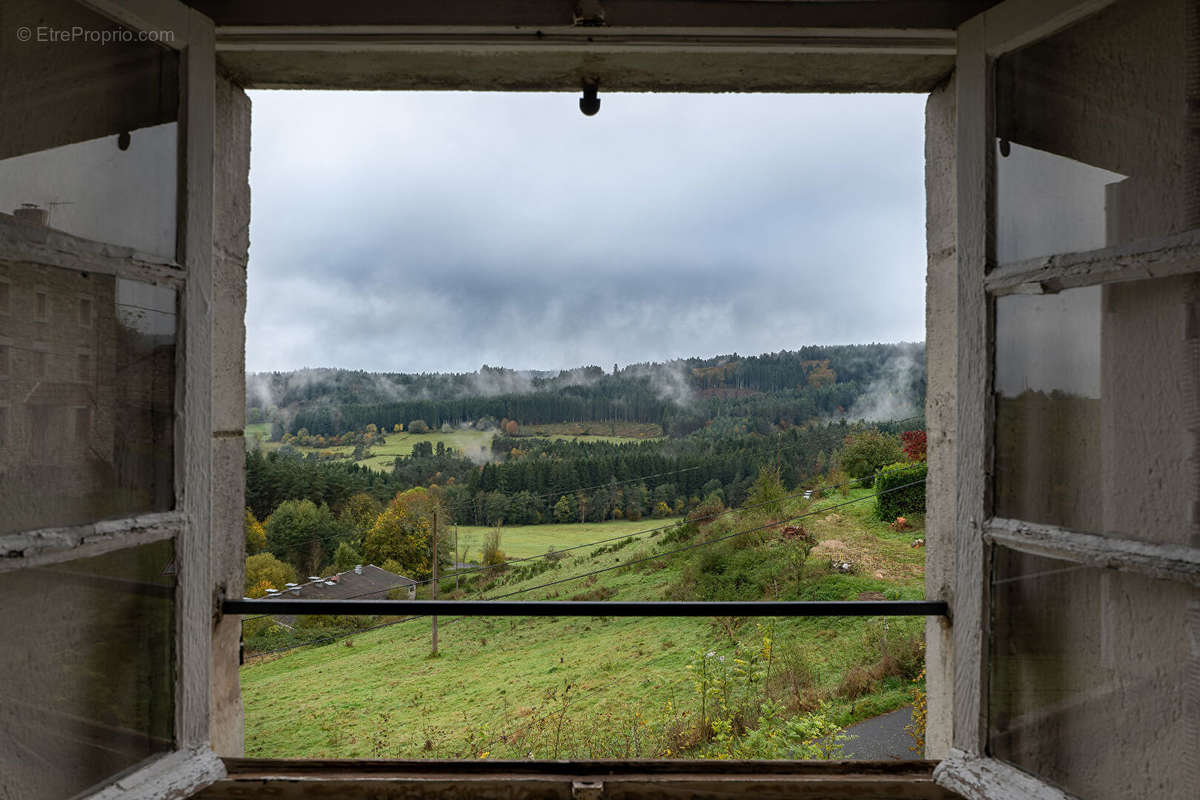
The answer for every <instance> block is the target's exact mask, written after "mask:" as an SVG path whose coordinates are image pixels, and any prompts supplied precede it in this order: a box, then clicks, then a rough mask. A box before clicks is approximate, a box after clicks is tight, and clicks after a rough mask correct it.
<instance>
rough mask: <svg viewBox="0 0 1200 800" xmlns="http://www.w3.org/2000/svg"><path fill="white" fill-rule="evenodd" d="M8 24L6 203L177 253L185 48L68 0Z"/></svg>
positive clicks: (12, 11) (3, 146) (2, 57)
mask: <svg viewBox="0 0 1200 800" xmlns="http://www.w3.org/2000/svg"><path fill="white" fill-rule="evenodd" d="M5 24H6V26H7V33H6V35H5V46H4V48H3V49H0V74H2V75H4V80H3V82H0V108H4V110H5V119H4V125H3V126H2V127H0V212H2V213H4V214H5V215H12V217H9V220H10V221H12V219H14V218H15V219H17V220H19V221H21V222H25V223H28V224H32V225H38V226H49V227H51V228H54V229H57V230H61V231H65V232H67V233H70V234H74V235H76V236H82V237H84V238H87V239H93V240H96V241H101V242H108V243H112V244H119V245H125V246H127V247H132V248H135V249H137V250H139V251H142V252H145V253H150V254H154V255H158V256H162V257H164V258H171V259H173V258H175V255H176V253H175V227H176V202H177V194H178V170H177V163H178V154H179V125H178V123H177V120H178V118H179V55H178V53H176V52H175V51H173V50H170V49H168V48H166V47H163V46H161V45H158V44H154V43H150V42H140V41H138V36H137V34H136V33H134V32H132V31H128V30H127V29H125V28H122V27H121V26H119V25H117V24H116V23H114V22H112V21H111V20H109V19H108V18H106V17H103V16H100V15H99V14H97V13H95V12H93V11H90V10H88V9H86V8H83V7H82V6H80V5H78V4H76V3H74V2H69V0H38V1H37V2H17V3H9V4H7V5H6V7H5ZM21 32H24V33H23V34H22V33H21ZM22 36H25V37H27V38H28V41H21V37H22Z"/></svg>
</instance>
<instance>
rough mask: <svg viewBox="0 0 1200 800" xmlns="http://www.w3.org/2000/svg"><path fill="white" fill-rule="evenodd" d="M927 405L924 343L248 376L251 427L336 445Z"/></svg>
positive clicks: (771, 420)
mask: <svg viewBox="0 0 1200 800" xmlns="http://www.w3.org/2000/svg"><path fill="white" fill-rule="evenodd" d="M924 395H925V376H924V345H921V344H909V343H899V344H868V345H839V346H809V347H802V348H800V349H798V350H794V351H789V350H781V351H779V352H777V353H764V354H761V355H755V356H741V355H738V354H737V353H732V354H729V355H722V356H714V357H708V358H688V359H676V360H673V361H666V362H656V363H645V364H633V365H628V366H626V367H619V366H618V365H613V369H612V371H611V372H606V371H605V370H604V369H602V368H600V367H597V366H586V367H579V368H576V369H570V370H561V371H559V372H547V371H538V370H513V369H506V368H503V367H490V366H487V365H484V366H483V367H481V368H480V369H479V370H478V371H477V372H473V373H429V374H419V375H414V374H407V373H370V372H361V371H350V370H338V369H319V370H300V371H296V372H275V373H256V374H250V375H248V376H247V384H246V398H247V400H246V402H247V407H246V415H247V416H246V418H247V421H248V422H251V423H257V422H270V423H273V424H274V425H273V427H274V430H273V434H274V435H273V436H272V437H271V438H272V439H279V438H280V437H281V436H282V435H283V434H284V433H287V434H293V435H300V432H301V431H302V430H303V431H304V432H306V434H307V435H309V436H321V437H324V438H326V439H328V438H331V437H336V436H341V435H342V434H345V433H347V432H352V431H362V430H365V428H366V426H367V425H374V426H377V427H378V428H379V429H380V430H382V431H384V432H390V431H393V430H394V429H396V427H397V426H401V427H402V428H403V429H404V430H408V429H409V426H410V425H411V424H412V423H413V422H414V421H420V422H421V424H422V425H427V426H429V427H431V428H433V429H439V428H442V427H443V426H450V427H471V428H474V429H476V430H490V429H494V428H496V427H500V426H501V425H502V424H503V423H504V422H506V421H509V420H513V421H517V423H518V424H520V425H526V426H528V425H540V424H555V423H584V422H624V423H643V424H653V425H657V426H660V427H661V429H662V430H663V431H665V432H666V433H667V434H668V435H671V436H683V435H686V434H687V433H690V432H692V431H695V430H697V429H699V428H701V427H703V426H704V425H705V424H706V423H708V422H709V421H711V420H713V419H715V418H717V417H727V418H730V419H738V420H743V421H746V422H747V423H748V424H750V426H751V427H752V428H754V429H757V430H759V432H760V433H766V432H767V431H768V430H769V429H770V428H772V427H773V426H784V427H786V426H790V425H800V424H805V423H807V422H809V421H811V420H813V419H829V418H848V419H860V418H863V419H869V420H877V419H887V418H897V417H901V416H907V415H911V414H913V413H915V412H916V410H917V409H919V408H920V407H921V405H922V404H923V402H924Z"/></svg>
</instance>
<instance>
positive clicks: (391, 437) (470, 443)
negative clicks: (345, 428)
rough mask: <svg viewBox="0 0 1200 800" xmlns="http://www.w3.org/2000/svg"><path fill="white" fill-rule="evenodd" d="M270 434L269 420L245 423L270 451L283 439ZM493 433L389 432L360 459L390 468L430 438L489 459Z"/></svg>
mask: <svg viewBox="0 0 1200 800" xmlns="http://www.w3.org/2000/svg"><path fill="white" fill-rule="evenodd" d="M258 435H261V438H256V436H258ZM270 435H271V426H270V423H257V424H254V425H247V426H246V441H247V446H254V443H255V442H256V441H257V442H258V444H259V446H261V447H262V449H263V451H264V452H268V453H269V452H271V451H272V450H278V449H279V448H280V447H281V446H282V445H281V443H279V442H272V441H268V440H269V439H270ZM493 436H495V434H494V433H493V432H491V431H474V430H464V431H460V430H456V431H451V432H450V433H442V432H440V431H436V432H431V433H389V434H387V435H386V439H387V441H386V443H385V444H382V445H374V446H372V447H371V448H370V452H371V457H370V458H367V459H364V460H362V461H361V462H359V463H361V464H363V465H364V466H366V467H370V468H371V469H375V470H381V471H382V470H390V469H391V468H392V462H393V461H395V460H396V456H407V455H410V454H411V453H412V449H413V445H415V444H416V443H417V442H429V443H430V444H432V445H433V446H434V447H437V444H438V442H442V443H443V444H444V445H445V446H446V447H452V448H454V449H456V450H461V451H462V453H463V454H464V455H466V456H467V457H468V458H473V459H475V460H477V461H486V460H489V459H490V458H491V456H492V437H493ZM296 449H297V450H299V451H300V452H302V453H304V452H310V451H311V452H317V451H319V452H326V451H328V452H331V453H337V454H338V455H341V456H343V457H345V458H350V456H351V454H352V453H353V452H354V448H353V447H352V446H349V445H346V446H343V447H324V448H313V447H297V448H296Z"/></svg>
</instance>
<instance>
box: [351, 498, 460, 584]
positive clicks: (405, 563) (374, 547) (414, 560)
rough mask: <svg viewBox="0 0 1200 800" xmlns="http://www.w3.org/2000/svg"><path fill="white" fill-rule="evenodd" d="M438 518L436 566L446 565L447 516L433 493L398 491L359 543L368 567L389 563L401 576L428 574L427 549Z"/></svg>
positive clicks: (429, 569)
mask: <svg viewBox="0 0 1200 800" xmlns="http://www.w3.org/2000/svg"><path fill="white" fill-rule="evenodd" d="M435 513H436V514H437V516H438V519H439V538H440V539H441V540H442V541H441V543H440V544H439V547H438V554H439V557H440V558H441V561H440V562H439V563H442V562H445V563H449V555H448V553H449V550H448V548H447V547H446V546H445V545H446V535H447V533H446V532H447V530H448V529H449V527H450V524H449V523H450V516H449V514H447V513H446V509H445V508H444V507H443V505H442V501H441V497H440V496H439V494H438V493H437V492H434V491H430V490H428V489H425V488H422V487H417V488H415V489H409V490H408V491H406V492H400V493H399V494H397V495H396V496H395V497H394V498H393V499H392V502H390V503H388V506H387V508H386V509H384V511H383V513H382V514H380V515H379V517H378V518H377V519H376V520H375V524H374V525H373V526H372V527H371V530H370V532H369V533H368V534H367V537H366V539H365V540H364V541H363V556H364V557H365V558H366V559H367V560H368V561H370V562H371V563H372V564H383V563H384V562H385V561H388V560H389V559H390V560H393V561H396V562H397V563H398V564H400V565H401V566H402V567H403V569H404V573H403V574H405V575H409V576H411V577H416V578H425V577H428V576H429V575H430V573H431V571H432V570H431V562H430V555H431V553H430V548H431V546H432V542H431V537H432V533H433V519H434V514H435Z"/></svg>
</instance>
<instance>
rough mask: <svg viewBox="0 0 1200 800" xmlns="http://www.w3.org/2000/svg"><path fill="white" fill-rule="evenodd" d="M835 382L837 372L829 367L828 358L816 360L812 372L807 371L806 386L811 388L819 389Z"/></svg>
mask: <svg viewBox="0 0 1200 800" xmlns="http://www.w3.org/2000/svg"><path fill="white" fill-rule="evenodd" d="M835 383H837V373H836V372H834V371H833V370H832V369H830V367H829V360H828V359H825V360H823V361H820V362H818V363H817V364H816V365H815V366H814V367H813V370H812V372H810V373H808V386H809V388H811V389H819V388H821V387H822V386H831V385H833V384H835Z"/></svg>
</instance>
